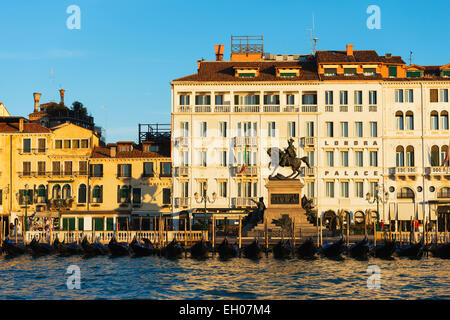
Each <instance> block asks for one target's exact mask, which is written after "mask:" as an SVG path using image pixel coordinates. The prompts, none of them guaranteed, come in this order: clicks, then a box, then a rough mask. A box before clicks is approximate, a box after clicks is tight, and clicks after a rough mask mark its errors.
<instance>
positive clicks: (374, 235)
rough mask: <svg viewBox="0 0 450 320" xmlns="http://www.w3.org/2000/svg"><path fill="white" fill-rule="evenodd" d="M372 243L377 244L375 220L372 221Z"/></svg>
mask: <svg viewBox="0 0 450 320" xmlns="http://www.w3.org/2000/svg"><path fill="white" fill-rule="evenodd" d="M373 245H374V246H375V247H376V246H377V221H376V220H374V221H373Z"/></svg>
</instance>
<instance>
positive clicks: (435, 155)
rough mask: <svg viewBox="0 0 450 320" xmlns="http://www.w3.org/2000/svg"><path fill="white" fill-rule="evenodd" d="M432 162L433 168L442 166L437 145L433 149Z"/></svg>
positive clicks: (431, 153)
mask: <svg viewBox="0 0 450 320" xmlns="http://www.w3.org/2000/svg"><path fill="white" fill-rule="evenodd" d="M430 160H431V166H432V167H438V166H440V165H441V163H440V161H439V147H438V146H436V145H434V146H432V147H431V152H430Z"/></svg>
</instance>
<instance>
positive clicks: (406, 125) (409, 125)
mask: <svg viewBox="0 0 450 320" xmlns="http://www.w3.org/2000/svg"><path fill="white" fill-rule="evenodd" d="M448 128H449V122H448V112H447V111H441V114H440V115H439V113H438V112H437V111H431V113H430V129H431V130H448ZM395 129H396V130H414V113H413V112H412V111H406V112H405V113H403V111H397V112H396V113H395Z"/></svg>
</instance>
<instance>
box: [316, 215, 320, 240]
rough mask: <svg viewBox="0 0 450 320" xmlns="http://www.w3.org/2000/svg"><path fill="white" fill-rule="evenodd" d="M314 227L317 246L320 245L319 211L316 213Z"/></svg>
mask: <svg viewBox="0 0 450 320" xmlns="http://www.w3.org/2000/svg"><path fill="white" fill-rule="evenodd" d="M316 229H317V247H319V246H320V236H319V230H320V226H319V212H317V213H316Z"/></svg>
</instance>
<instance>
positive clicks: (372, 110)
mask: <svg viewBox="0 0 450 320" xmlns="http://www.w3.org/2000/svg"><path fill="white" fill-rule="evenodd" d="M369 112H377V106H369Z"/></svg>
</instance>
